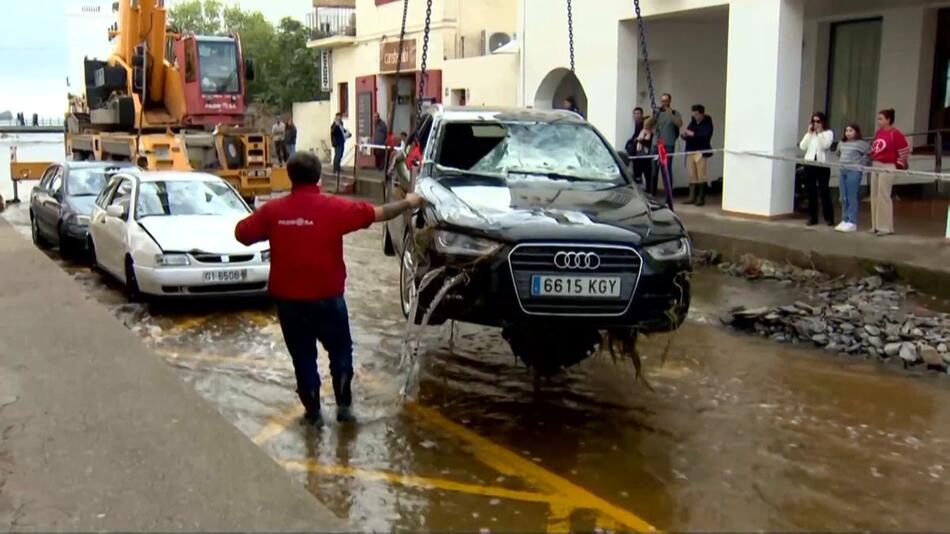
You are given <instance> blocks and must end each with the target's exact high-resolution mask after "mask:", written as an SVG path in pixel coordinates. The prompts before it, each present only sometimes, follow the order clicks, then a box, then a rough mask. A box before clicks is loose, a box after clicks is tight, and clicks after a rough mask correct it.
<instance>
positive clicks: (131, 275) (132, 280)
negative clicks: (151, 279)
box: [125, 256, 143, 302]
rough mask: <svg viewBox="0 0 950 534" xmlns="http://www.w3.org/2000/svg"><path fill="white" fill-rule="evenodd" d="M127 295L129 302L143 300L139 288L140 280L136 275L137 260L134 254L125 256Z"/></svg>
mask: <svg viewBox="0 0 950 534" xmlns="http://www.w3.org/2000/svg"><path fill="white" fill-rule="evenodd" d="M125 296H126V297H127V298H128V299H129V302H142V300H143V299H142V297H143V295H142V291H141V290H140V289H139V281H138V279H137V278H136V277H135V262H134V261H132V256H126V257H125Z"/></svg>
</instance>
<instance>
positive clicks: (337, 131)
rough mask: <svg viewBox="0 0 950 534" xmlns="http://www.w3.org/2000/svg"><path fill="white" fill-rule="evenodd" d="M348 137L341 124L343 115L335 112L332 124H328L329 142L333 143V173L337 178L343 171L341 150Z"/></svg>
mask: <svg viewBox="0 0 950 534" xmlns="http://www.w3.org/2000/svg"><path fill="white" fill-rule="evenodd" d="M349 137H350V132H348V131H346V126H343V115H341V114H339V113H337V114H336V116H335V117H334V118H333V124H331V125H330V144H332V145H333V174H335V175H336V176H337V177H338V178H339V176H340V173H341V172H343V166H342V163H343V150H344V148H345V147H346V140H347V139H348V138H349Z"/></svg>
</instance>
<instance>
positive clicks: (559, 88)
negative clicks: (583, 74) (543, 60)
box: [534, 67, 587, 117]
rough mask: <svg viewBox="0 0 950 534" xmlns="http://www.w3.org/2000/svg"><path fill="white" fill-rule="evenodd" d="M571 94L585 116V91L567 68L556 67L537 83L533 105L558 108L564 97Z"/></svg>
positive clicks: (543, 107) (560, 106)
mask: <svg viewBox="0 0 950 534" xmlns="http://www.w3.org/2000/svg"><path fill="white" fill-rule="evenodd" d="M569 96H573V97H574V99H575V100H577V107H578V109H580V111H581V114H582V115H584V116H585V117H586V116H587V93H585V92H584V86H583V85H581V82H580V80H578V79H577V76H575V75H574V73H573V72H571V71H570V70H568V69H565V68H563V67H559V68H556V69H554V70H552V71H551V72H549V73H548V74H547V76H545V77H544V79H543V80H541V84H540V85H538V91H537V92H536V93H535V96H534V107H536V108H538V109H560V108H563V107H564V104H563V102H564V99H565V98H567V97H569Z"/></svg>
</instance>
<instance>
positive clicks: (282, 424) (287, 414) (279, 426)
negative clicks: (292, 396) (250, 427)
mask: <svg viewBox="0 0 950 534" xmlns="http://www.w3.org/2000/svg"><path fill="white" fill-rule="evenodd" d="M302 415H303V406H301V405H299V404H295V405H294V406H293V408H290V409H288V410H286V411H284V412H281V413H280V414H277V415H275V416H274V417H271V419H270V421H268V422H267V424H266V425H264V428H262V429H261V430H260V431H259V432H258V433H257V434H256V435H255V436H254V437H253V438H251V441H253V442H254V444H255V445H263V444H264V443H267V442H268V441H270V440H271V439H273V438H274V437H276V436H278V435H280V433H281V432H283V431H284V430H287V427H288V426H290V425H291V424H292V423H293V422H294V421H295V420H297V419H299V418H300V416H302Z"/></svg>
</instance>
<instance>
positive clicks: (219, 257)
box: [192, 252, 254, 263]
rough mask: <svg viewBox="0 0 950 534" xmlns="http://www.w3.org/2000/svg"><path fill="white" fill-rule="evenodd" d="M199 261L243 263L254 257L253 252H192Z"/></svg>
mask: <svg viewBox="0 0 950 534" xmlns="http://www.w3.org/2000/svg"><path fill="white" fill-rule="evenodd" d="M192 256H193V257H194V258H195V261H198V262H201V263H245V262H249V261H251V260H253V259H254V254H207V253H204V252H202V253H198V254H192Z"/></svg>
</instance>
